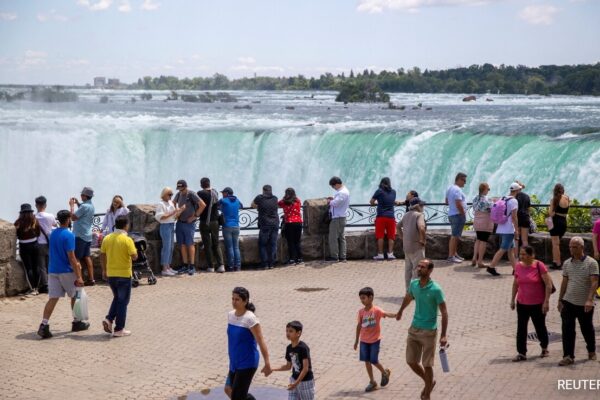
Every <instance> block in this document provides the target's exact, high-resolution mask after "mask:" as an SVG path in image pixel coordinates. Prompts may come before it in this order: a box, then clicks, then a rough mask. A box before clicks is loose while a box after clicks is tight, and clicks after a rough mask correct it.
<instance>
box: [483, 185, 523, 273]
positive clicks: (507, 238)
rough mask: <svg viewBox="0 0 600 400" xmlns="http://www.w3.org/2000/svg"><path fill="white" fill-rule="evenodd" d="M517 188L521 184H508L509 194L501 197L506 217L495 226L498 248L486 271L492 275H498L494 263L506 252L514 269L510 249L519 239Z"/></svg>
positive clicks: (519, 187) (513, 259)
mask: <svg viewBox="0 0 600 400" xmlns="http://www.w3.org/2000/svg"><path fill="white" fill-rule="evenodd" d="M519 190H521V185H519V184H518V183H516V182H514V183H512V184H511V185H510V195H509V196H508V197H504V198H503V200H504V201H505V203H506V211H505V215H506V216H507V219H506V222H504V223H499V224H498V227H497V228H496V235H498V236H500V248H499V249H498V251H497V252H496V254H494V258H493V259H492V263H491V264H490V266H489V267H488V268H487V272H488V273H489V274H491V275H493V276H498V275H500V274H499V273H498V271H496V265H498V263H499V262H500V260H501V259H502V256H503V255H504V253H506V252H508V260H509V261H510V264H511V265H512V267H513V271H514V269H515V263H516V261H515V252H514V251H512V249H513V248H514V247H515V240H516V241H517V242H518V241H519V230H518V229H517V228H518V226H519V223H518V218H517V211H518V209H519V203H518V202H517V199H516V198H515V196H516V195H517V193H518V192H519Z"/></svg>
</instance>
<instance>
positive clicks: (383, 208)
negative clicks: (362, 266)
mask: <svg viewBox="0 0 600 400" xmlns="http://www.w3.org/2000/svg"><path fill="white" fill-rule="evenodd" d="M370 203H371V205H372V206H374V205H377V217H376V218H375V238H376V239H377V255H376V256H375V257H373V260H384V259H385V257H384V255H383V238H384V237H385V236H386V235H387V238H388V252H387V259H388V260H393V259H395V258H396V257H394V239H395V238H396V218H395V215H394V205H395V204H396V191H395V190H394V189H392V183H391V182H390V178H387V177H386V178H383V179H382V180H381V182H380V183H379V188H378V189H377V190H376V191H375V193H374V194H373V198H372V199H371V202H370Z"/></svg>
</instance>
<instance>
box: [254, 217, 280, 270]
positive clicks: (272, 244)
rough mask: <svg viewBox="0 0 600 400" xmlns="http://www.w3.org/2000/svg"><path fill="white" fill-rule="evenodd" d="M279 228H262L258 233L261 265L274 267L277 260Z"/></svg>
mask: <svg viewBox="0 0 600 400" xmlns="http://www.w3.org/2000/svg"><path fill="white" fill-rule="evenodd" d="M278 232H279V227H277V226H269V227H266V228H260V231H259V232H258V250H259V252H260V265H261V266H262V267H267V266H269V267H270V266H272V265H273V264H275V260H276V259H277V233H278Z"/></svg>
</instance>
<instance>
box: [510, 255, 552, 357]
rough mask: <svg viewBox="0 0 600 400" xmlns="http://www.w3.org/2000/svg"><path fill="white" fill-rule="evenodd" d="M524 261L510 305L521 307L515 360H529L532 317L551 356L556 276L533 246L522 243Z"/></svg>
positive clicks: (518, 269) (544, 351)
mask: <svg viewBox="0 0 600 400" xmlns="http://www.w3.org/2000/svg"><path fill="white" fill-rule="evenodd" d="M519 256H520V259H521V261H520V262H518V263H517V265H516V266H515V274H514V275H515V279H514V282H513V286H512V297H511V301H510V308H511V309H512V310H514V309H515V297H516V301H517V304H516V308H517V319H518V322H517V352H518V354H517V356H516V357H515V358H513V361H515V362H518V361H525V360H527V356H526V354H527V325H528V323H529V318H531V321H532V322H533V326H534V327H535V332H536V334H537V336H538V339H539V340H540V346H541V347H542V354H541V355H540V357H548V330H547V329H546V313H547V312H548V309H549V308H550V305H549V301H550V295H551V294H552V279H551V278H550V275H548V268H546V266H545V265H544V263H543V262H541V261H539V260H536V259H535V252H534V250H533V247H531V246H523V247H521V251H520V252H519Z"/></svg>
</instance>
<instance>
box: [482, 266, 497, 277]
mask: <svg viewBox="0 0 600 400" xmlns="http://www.w3.org/2000/svg"><path fill="white" fill-rule="evenodd" d="M485 270H486V272H487V273H488V274H490V275H492V276H500V274H499V273H498V271H496V268H493V267H487V268H486V269H485Z"/></svg>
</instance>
